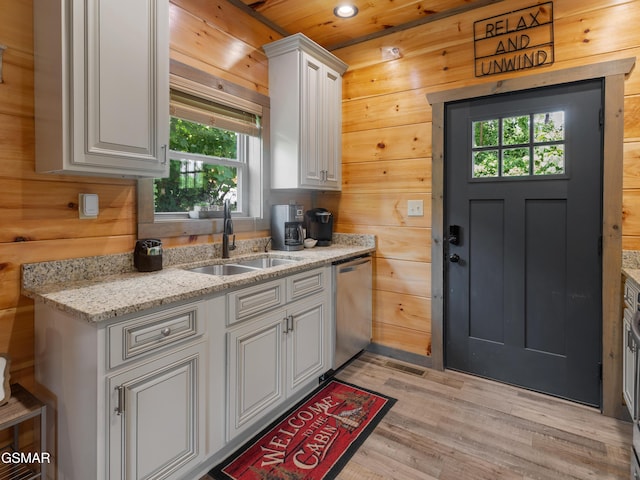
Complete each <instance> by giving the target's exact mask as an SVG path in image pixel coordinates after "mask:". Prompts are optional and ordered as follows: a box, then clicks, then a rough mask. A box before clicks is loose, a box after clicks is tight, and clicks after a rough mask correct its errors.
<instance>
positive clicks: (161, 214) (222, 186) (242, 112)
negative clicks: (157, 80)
mask: <svg viewBox="0 0 640 480" xmlns="http://www.w3.org/2000/svg"><path fill="white" fill-rule="evenodd" d="M170 93H171V98H170V101H171V109H170V115H171V118H170V122H171V123H170V127H171V135H170V146H169V160H170V176H169V178H166V179H141V180H139V181H138V237H139V238H154V237H179V236H185V235H207V234H211V233H218V232H220V231H221V229H222V221H221V219H218V216H220V217H221V212H219V211H217V206H218V205H220V204H222V202H223V201H224V199H226V198H229V200H231V202H232V210H233V215H234V218H235V220H234V228H235V230H236V231H239V232H240V231H255V230H260V229H264V228H268V225H267V224H268V220H266V219H264V218H263V212H264V211H265V202H266V199H265V198H266V196H265V192H266V191H268V189H269V185H268V183H267V181H268V178H269V175H268V172H269V168H268V160H266V159H268V151H269V144H268V138H267V136H266V135H263V133H264V132H268V128H269V125H268V124H269V98H268V97H267V96H265V95H262V94H260V93H258V92H255V91H253V90H249V89H247V88H244V87H242V86H239V85H236V84H233V83H230V82H228V81H226V80H222V79H220V78H217V77H214V76H212V75H210V74H208V73H206V72H202V71H199V70H196V69H194V68H192V67H189V66H186V65H183V64H180V63H177V62H175V63H172V65H171V92H170ZM205 208H208V209H209V210H208V213H200V212H198V213H196V210H203V209H205ZM189 212H192V213H191V215H190V214H189ZM210 217H212V218H210Z"/></svg>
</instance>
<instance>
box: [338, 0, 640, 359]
mask: <svg viewBox="0 0 640 480" xmlns="http://www.w3.org/2000/svg"><path fill="white" fill-rule="evenodd" d="M535 3H544V2H534V1H531V0H513V1H512V0H510V1H509V2H508V5H507V2H499V3H496V4H493V5H490V6H487V7H484V8H481V9H478V10H474V11H472V12H467V13H463V14H459V15H456V16H454V17H450V18H446V19H442V20H439V21H436V22H433V23H429V24H426V25H423V26H421V27H416V28H413V29H411V30H406V31H403V32H398V33H394V34H391V35H387V36H385V37H383V38H381V39H376V40H371V41H368V42H366V43H362V44H358V45H354V46H351V47H348V48H343V49H340V50H337V51H334V52H333V53H334V54H336V55H337V56H338V57H340V58H341V59H342V60H343V61H345V62H346V63H347V64H349V70H348V71H347V73H346V75H345V76H344V96H343V162H344V164H343V177H344V180H343V182H344V185H343V186H344V188H343V192H342V195H341V197H340V200H339V203H338V219H339V222H338V230H340V231H366V232H370V233H373V234H375V235H377V238H378V246H379V248H378V252H377V255H376V277H375V285H376V287H375V288H376V292H375V318H374V341H376V342H377V343H380V344H382V345H385V346H388V347H391V348H397V349H400V350H405V351H409V352H413V353H417V354H421V355H425V354H428V353H429V352H430V349H431V335H430V332H431V319H430V297H431V288H430V275H431V259H430V233H431V230H430V227H431V220H430V217H429V209H430V198H431V185H430V182H431V108H430V106H429V104H428V103H427V101H426V99H425V94H426V93H429V92H437V91H444V90H448V89H453V88H461V87H467V86H472V85H477V84H480V83H485V82H489V81H497V80H499V79H501V78H512V77H517V76H521V75H526V74H527V73H528V72H525V73H513V74H507V75H501V76H492V77H486V78H475V77H474V70H473V55H474V54H473V52H474V50H473V33H472V32H473V23H474V22H475V21H477V20H482V19H485V18H489V17H492V16H495V15H500V14H503V13H506V12H509V11H513V10H517V9H519V8H526V7H529V6H531V5H533V4H535ZM553 9H554V34H555V38H554V40H555V63H554V65H552V66H548V67H544V69H537V70H532V71H531V73H541V72H543V71H545V70H546V71H549V70H555V69H562V68H567V67H573V66H577V65H586V64H590V63H596V62H602V61H606V60H612V59H619V58H626V57H633V56H639V57H640V36H638V34H637V31H636V27H635V25H636V23H637V20H638V19H640V2H638V1H608V2H603V1H601V0H556V1H554V2H553ZM388 47H398V48H399V49H400V52H401V54H402V58H400V59H397V60H386V61H385V60H383V59H382V53H381V52H382V49H383V48H388ZM636 71H637V68H636ZM639 94H640V75H638V74H637V73H635V71H634V73H632V75H631V76H630V78H629V79H627V81H626V82H625V109H626V110H625V145H624V146H625V164H624V191H623V195H624V223H623V234H624V248H625V249H640V167H638V164H639V162H638V161H639V160H640V143H639V140H640V138H639V136H640V95H639ZM410 199H423V200H424V205H425V216H424V217H423V218H420V217H408V216H407V200H410Z"/></svg>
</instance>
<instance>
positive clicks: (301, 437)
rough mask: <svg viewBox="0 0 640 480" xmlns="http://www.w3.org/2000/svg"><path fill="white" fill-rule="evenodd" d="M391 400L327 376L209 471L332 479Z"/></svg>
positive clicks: (242, 476)
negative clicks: (322, 382) (316, 386)
mask: <svg viewBox="0 0 640 480" xmlns="http://www.w3.org/2000/svg"><path fill="white" fill-rule="evenodd" d="M395 402H396V400H395V399H394V398H390V397H387V396H385V395H381V394H379V393H375V392H372V391H370V390H367V389H364V388H360V387H356V386H355V385H351V384H348V383H344V382H341V381H339V380H335V379H333V380H331V381H330V382H328V383H326V384H325V385H322V386H320V387H319V388H318V389H317V390H316V391H314V392H312V393H311V395H309V396H308V397H307V398H305V399H304V400H302V401H301V402H300V403H299V404H298V405H296V406H295V407H293V408H292V409H291V410H289V411H288V412H287V413H286V414H284V415H283V416H282V417H280V418H279V419H278V420H276V421H275V422H274V423H273V424H271V425H270V426H269V427H267V428H266V429H265V430H263V431H262V432H261V433H259V434H258V435H256V436H255V437H254V438H253V439H252V440H251V441H249V442H247V444H246V445H244V446H243V447H242V448H240V449H239V450H238V451H237V452H236V453H234V454H233V456H232V457H231V458H228V459H227V460H225V461H224V462H223V463H221V464H220V465H218V466H217V467H215V468H214V469H213V470H211V471H210V472H209V475H211V476H212V477H213V478H215V479H221V480H222V479H233V480H258V479H259V480H285V479H286V480H302V479H305V480H329V479H332V478H335V477H336V476H337V474H338V473H339V472H340V470H342V468H343V467H344V466H345V465H346V463H347V462H348V461H349V459H350V458H351V457H352V456H353V454H354V453H355V452H356V450H357V449H358V447H359V446H360V445H362V442H364V440H365V439H366V438H367V436H368V435H369V434H370V433H371V432H372V431H373V429H374V428H375V426H376V425H377V424H378V422H380V420H382V417H384V415H385V413H387V411H388V410H389V409H390V408H391V407H392V406H393V404H394V403H395Z"/></svg>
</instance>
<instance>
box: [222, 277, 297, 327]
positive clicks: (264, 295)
mask: <svg viewBox="0 0 640 480" xmlns="http://www.w3.org/2000/svg"><path fill="white" fill-rule="evenodd" d="M284 303H285V294H284V281H283V280H277V281H274V282H268V283H264V284H261V285H256V286H253V287H249V288H243V289H242V290H238V291H236V292H231V293H229V294H228V295H227V311H228V312H229V315H228V317H227V324H228V325H232V324H234V323H236V322H239V321H240V320H244V319H245V318H249V317H252V316H253V315H257V314H259V313H264V312H268V311H269V310H271V309H273V308H276V307H279V306H281V305H284Z"/></svg>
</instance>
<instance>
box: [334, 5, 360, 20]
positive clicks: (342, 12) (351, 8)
mask: <svg viewBox="0 0 640 480" xmlns="http://www.w3.org/2000/svg"><path fill="white" fill-rule="evenodd" d="M333 14H334V15H335V16H336V17H340V18H351V17H355V16H356V15H357V14H358V7H356V6H355V5H346V4H345V5H339V6H337V7H336V8H334V9H333Z"/></svg>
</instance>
